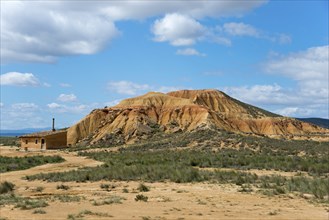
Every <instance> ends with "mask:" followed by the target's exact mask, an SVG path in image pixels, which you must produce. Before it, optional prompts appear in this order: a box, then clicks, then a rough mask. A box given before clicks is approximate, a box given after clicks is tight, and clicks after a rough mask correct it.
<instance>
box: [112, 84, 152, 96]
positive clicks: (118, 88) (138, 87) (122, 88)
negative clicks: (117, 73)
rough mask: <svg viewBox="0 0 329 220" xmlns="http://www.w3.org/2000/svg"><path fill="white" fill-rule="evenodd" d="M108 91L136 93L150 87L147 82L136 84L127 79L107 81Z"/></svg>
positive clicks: (127, 93) (125, 93)
mask: <svg viewBox="0 0 329 220" xmlns="http://www.w3.org/2000/svg"><path fill="white" fill-rule="evenodd" d="M107 88H108V89H109V90H110V91H113V92H116V93H118V94H124V95H136V94H139V93H141V92H145V91H148V90H150V89H151V86H149V85H147V84H137V83H133V82H129V81H118V82H109V83H108V87H107Z"/></svg>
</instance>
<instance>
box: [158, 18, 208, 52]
mask: <svg viewBox="0 0 329 220" xmlns="http://www.w3.org/2000/svg"><path fill="white" fill-rule="evenodd" d="M152 32H153V34H154V35H155V38H154V40H155V41H158V42H165V41H168V42H170V44H172V45H174V46H186V45H192V44H195V43H196V41H197V40H199V39H201V38H202V36H203V35H204V32H205V28H204V27H203V26H202V25H201V24H200V23H199V22H198V21H196V20H194V19H193V18H191V17H190V16H186V15H181V14H177V13H173V14H167V15H166V16H165V17H164V18H162V19H160V20H156V21H155V22H154V25H153V27H152Z"/></svg>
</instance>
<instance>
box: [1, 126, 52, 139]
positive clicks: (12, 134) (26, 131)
mask: <svg viewBox="0 0 329 220" xmlns="http://www.w3.org/2000/svg"><path fill="white" fill-rule="evenodd" d="M50 129H51V128H24V129H18V130H9V129H1V130H0V136H1V137H6V136H8V137H15V136H21V135H24V134H30V133H34V132H40V131H47V130H50Z"/></svg>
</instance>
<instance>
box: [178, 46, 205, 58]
mask: <svg viewBox="0 0 329 220" xmlns="http://www.w3.org/2000/svg"><path fill="white" fill-rule="evenodd" d="M176 54H178V55H184V56H203V57H204V56H206V54H204V53H200V52H199V51H197V50H196V49H194V48H185V49H179V50H177V51H176Z"/></svg>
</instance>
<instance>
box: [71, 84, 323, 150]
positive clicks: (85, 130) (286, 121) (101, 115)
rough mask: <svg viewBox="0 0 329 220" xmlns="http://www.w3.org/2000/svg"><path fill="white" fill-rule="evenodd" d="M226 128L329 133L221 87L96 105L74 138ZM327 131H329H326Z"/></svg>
mask: <svg viewBox="0 0 329 220" xmlns="http://www.w3.org/2000/svg"><path fill="white" fill-rule="evenodd" d="M212 128H216V129H222V130H226V131H230V132H235V133H241V134H245V135H261V136H264V135H266V136H269V137H283V138H304V139H306V138H318V137H319V136H320V137H325V138H326V137H328V136H327V135H328V134H329V130H328V129H324V128H320V127H318V126H316V125H313V124H309V123H306V122H302V121H299V120H296V119H292V118H287V117H281V116H279V115H276V114H273V113H271V112H268V111H265V110H263V109H260V108H257V107H254V106H251V105H248V104H246V103H243V102H240V101H238V100H236V99H233V98H231V97H230V96H228V95H226V94H225V93H223V92H221V91H218V90H182V91H175V92H169V93H167V94H163V93H158V92H150V93H147V94H145V95H142V96H139V97H135V98H130V99H126V100H123V101H121V102H120V103H119V104H118V105H116V106H114V107H108V108H103V109H95V110H93V111H92V112H91V113H90V114H89V115H87V116H86V117H85V118H83V119H82V120H81V121H79V122H78V123H77V124H75V125H74V126H72V127H70V128H69V129H68V143H69V144H72V145H73V144H76V143H85V144H101V143H107V142H111V143H113V142H114V143H115V142H117V143H118V144H119V143H120V144H123V143H131V142H135V141H137V140H140V139H147V138H148V137H149V136H152V134H154V133H157V132H166V133H175V132H180V131H192V130H196V129H212ZM323 135H325V136H323Z"/></svg>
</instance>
